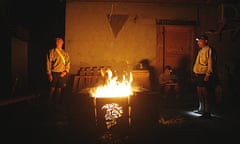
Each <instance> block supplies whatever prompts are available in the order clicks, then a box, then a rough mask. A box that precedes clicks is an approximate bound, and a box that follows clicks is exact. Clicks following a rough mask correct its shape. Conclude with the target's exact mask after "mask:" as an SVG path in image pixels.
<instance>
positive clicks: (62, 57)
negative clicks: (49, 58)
mask: <svg viewBox="0 0 240 144" xmlns="http://www.w3.org/2000/svg"><path fill="white" fill-rule="evenodd" d="M56 51H57V53H58V54H59V55H60V57H61V59H62V61H63V63H64V65H65V64H66V61H65V58H64V56H63V55H62V53H61V52H60V51H59V50H58V48H56Z"/></svg>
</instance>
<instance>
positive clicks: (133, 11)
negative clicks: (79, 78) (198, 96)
mask: <svg viewBox="0 0 240 144" xmlns="http://www.w3.org/2000/svg"><path fill="white" fill-rule="evenodd" d="M108 14H112V15H114V14H123V15H128V16H129V17H128V19H127V20H126V22H125V23H124V25H123V26H122V28H121V30H120V31H119V33H118V35H117V36H116V37H115V35H114V33H113V31H112V29H111V25H110V23H109V19H108V17H107V15H108ZM217 18H218V9H217V7H216V6H211V7H209V6H199V5H167V4H157V3H155V4H154V3H150V4H147V3H120V2H119V3H117V2H116V3H110V2H99V3H97V2H79V1H67V3H66V23H65V49H66V50H67V51H68V52H69V55H70V57H71V63H72V65H71V71H70V72H71V73H72V74H76V73H77V72H78V70H79V69H80V67H82V66H106V65H109V66H112V67H115V68H116V69H118V68H126V67H128V68H130V69H131V68H133V67H134V66H135V65H136V64H137V63H138V62H139V61H140V60H142V59H148V60H150V64H151V65H153V66H154V65H155V64H156V47H157V34H156V19H169V20H186V21H199V22H200V27H198V26H196V28H197V29H196V32H197V33H198V32H204V31H207V30H209V29H217V27H218V23H217Z"/></svg>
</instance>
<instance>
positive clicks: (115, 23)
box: [107, 14, 128, 37]
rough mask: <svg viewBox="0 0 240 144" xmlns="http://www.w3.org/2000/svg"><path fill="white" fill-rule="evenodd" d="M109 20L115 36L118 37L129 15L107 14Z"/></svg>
mask: <svg viewBox="0 0 240 144" xmlns="http://www.w3.org/2000/svg"><path fill="white" fill-rule="evenodd" d="M107 18H108V21H109V23H110V26H111V28H112V32H113V34H114V36H115V37H117V35H118V33H119V32H120V31H121V29H122V27H123V25H124V24H125V22H126V21H127V19H128V15H120V14H113V15H109V14H108V15H107Z"/></svg>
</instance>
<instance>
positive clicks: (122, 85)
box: [90, 69, 133, 97]
mask: <svg viewBox="0 0 240 144" xmlns="http://www.w3.org/2000/svg"><path fill="white" fill-rule="evenodd" d="M106 74H107V77H106V80H105V83H104V84H103V85H100V86H97V87H94V88H91V89H90V93H91V96H93V97H127V96H130V95H132V93H133V90H132V81H133V78H132V73H131V72H130V74H129V78H128V79H127V78H126V77H127V76H126V75H123V76H122V79H119V78H118V77H117V76H114V77H113V74H112V71H111V70H110V69H108V70H106ZM102 76H105V75H104V73H103V72H102Z"/></svg>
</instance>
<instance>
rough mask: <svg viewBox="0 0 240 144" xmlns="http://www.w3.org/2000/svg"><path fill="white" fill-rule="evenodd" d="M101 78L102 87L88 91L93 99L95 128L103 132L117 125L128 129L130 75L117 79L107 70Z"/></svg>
mask: <svg viewBox="0 0 240 144" xmlns="http://www.w3.org/2000/svg"><path fill="white" fill-rule="evenodd" d="M102 76H103V77H105V79H104V82H103V83H102V85H98V86H96V87H93V88H91V89H90V91H89V92H90V96H91V97H92V99H93V104H94V117H95V122H96V126H97V127H98V128H103V130H111V129H113V128H114V127H118V125H119V127H122V125H126V124H127V127H129V126H130V125H131V105H130V97H131V96H132V95H133V90H132V86H131V82H132V75H131V73H130V74H129V75H127V76H126V75H124V76H123V77H122V78H121V79H119V78H118V77H117V76H113V74H112V71H111V70H110V69H108V70H106V71H105V72H102ZM120 122H121V123H120ZM119 123H120V124H119Z"/></svg>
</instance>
